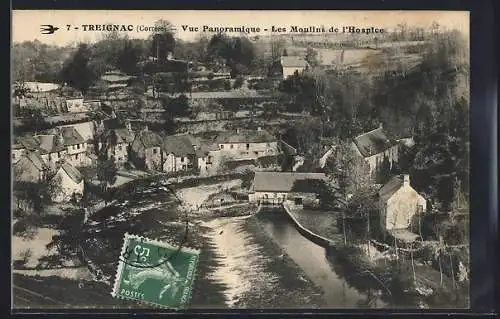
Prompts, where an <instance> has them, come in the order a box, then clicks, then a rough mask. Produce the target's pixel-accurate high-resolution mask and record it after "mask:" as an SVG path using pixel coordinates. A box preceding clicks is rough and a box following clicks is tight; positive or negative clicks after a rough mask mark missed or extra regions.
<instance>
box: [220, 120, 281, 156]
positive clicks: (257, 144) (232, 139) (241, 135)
mask: <svg viewBox="0 0 500 319" xmlns="http://www.w3.org/2000/svg"><path fill="white" fill-rule="evenodd" d="M214 142H215V144H216V145H217V146H218V151H219V152H220V154H223V155H224V156H225V157H227V158H229V159H232V160H249V159H257V158H259V157H263V156H272V155H278V154H279V147H278V139H277V138H276V137H274V136H272V135H271V134H270V133H268V132H267V131H265V130H263V129H261V128H260V127H259V128H257V130H241V129H237V130H236V131H224V132H219V133H217V135H216V137H215V139H214Z"/></svg>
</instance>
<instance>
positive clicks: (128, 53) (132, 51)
mask: <svg viewBox="0 0 500 319" xmlns="http://www.w3.org/2000/svg"><path fill="white" fill-rule="evenodd" d="M140 57H141V49H140V48H139V47H137V46H134V45H133V44H132V41H126V42H125V45H124V46H123V49H122V50H121V51H120V53H119V55H118V59H117V61H116V66H117V67H118V69H119V70H120V71H122V72H124V73H126V74H136V73H137V72H138V67H137V63H138V62H139V59H140Z"/></svg>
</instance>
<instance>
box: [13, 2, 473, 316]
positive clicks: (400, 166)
mask: <svg viewBox="0 0 500 319" xmlns="http://www.w3.org/2000/svg"><path fill="white" fill-rule="evenodd" d="M469 27H470V26H469V12H467V11H333V10H330V11H327V10H325V11H288V12H287V11H271V10H269V11H265V10H262V11H237V10H233V11H230V10H226V11H224V10H218V11H201V10H198V11H196V10H176V11H162V10H148V11H146V10H143V11H131V10H130V11H120V10H13V11H12V26H11V33H12V36H11V39H12V43H11V114H12V117H11V125H12V130H11V132H12V136H11V155H10V157H11V174H12V175H11V176H12V185H11V223H12V225H11V230H12V231H11V238H12V240H11V243H12V244H11V268H12V271H11V273H12V281H11V282H12V304H11V306H12V308H13V309H15V310H23V309H41V310H54V309H124V310H126V311H134V310H135V309H143V310H147V309H160V310H165V311H169V310H172V309H173V310H179V309H375V308H378V309H443V308H448V309H451V308H455V309H456V308H460V309H468V308H470V297H469V283H470V248H469V240H470V236H469V217H470V208H469V171H470V170H469V167H470V163H469V157H470V138H469V95H470V85H469V82H470V78H469V73H470V53H469V52H470V48H469V47H470V40H469V29H470V28H469Z"/></svg>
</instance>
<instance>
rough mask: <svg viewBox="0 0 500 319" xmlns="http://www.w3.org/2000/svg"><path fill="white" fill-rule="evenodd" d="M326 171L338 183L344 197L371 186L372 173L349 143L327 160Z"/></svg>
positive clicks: (341, 146) (337, 149)
mask: <svg viewBox="0 0 500 319" xmlns="http://www.w3.org/2000/svg"><path fill="white" fill-rule="evenodd" d="M325 169H326V170H327V171H328V172H329V174H331V175H332V176H333V178H334V179H335V180H336V181H337V183H338V185H339V188H340V191H341V192H342V193H343V194H344V195H346V196H347V195H348V194H355V193H356V192H357V191H358V190H359V189H363V188H366V187H367V186H368V185H370V171H369V166H368V164H367V163H366V162H365V161H364V159H363V158H362V157H361V156H359V155H357V154H356V153H355V151H354V150H353V149H352V148H351V146H350V144H349V143H343V144H341V145H339V146H338V147H337V148H336V149H335V153H334V155H333V156H332V157H330V159H328V160H327V164H326V166H325Z"/></svg>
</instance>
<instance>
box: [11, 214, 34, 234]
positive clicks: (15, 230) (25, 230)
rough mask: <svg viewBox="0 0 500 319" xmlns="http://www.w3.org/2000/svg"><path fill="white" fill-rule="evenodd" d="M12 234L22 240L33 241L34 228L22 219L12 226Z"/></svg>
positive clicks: (25, 219)
mask: <svg viewBox="0 0 500 319" xmlns="http://www.w3.org/2000/svg"><path fill="white" fill-rule="evenodd" d="M12 234H13V235H14V236H18V237H21V238H24V239H33V238H34V237H35V235H36V227H35V226H34V225H33V224H32V223H31V222H30V221H29V220H28V219H27V218H24V219H21V220H18V221H17V222H16V223H15V224H14V226H13V227H12Z"/></svg>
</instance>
